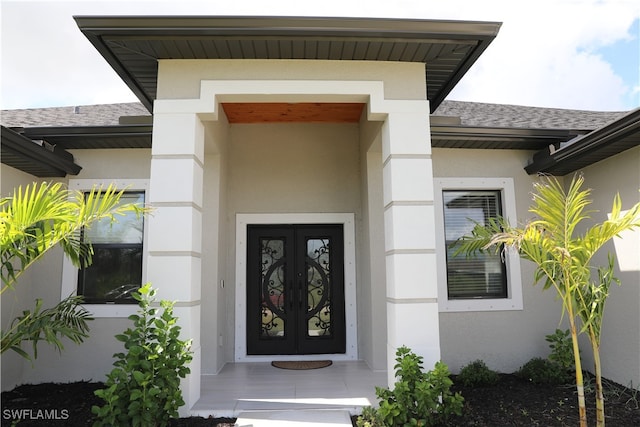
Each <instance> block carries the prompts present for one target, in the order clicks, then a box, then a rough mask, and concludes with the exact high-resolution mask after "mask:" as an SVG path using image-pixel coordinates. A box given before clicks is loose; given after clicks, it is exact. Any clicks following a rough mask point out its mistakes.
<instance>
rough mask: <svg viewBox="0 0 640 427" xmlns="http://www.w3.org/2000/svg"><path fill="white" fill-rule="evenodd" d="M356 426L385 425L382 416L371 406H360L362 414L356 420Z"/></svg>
mask: <svg viewBox="0 0 640 427" xmlns="http://www.w3.org/2000/svg"><path fill="white" fill-rule="evenodd" d="M356 426H357V427H385V425H384V421H383V420H382V416H381V415H380V413H379V412H378V411H376V410H375V409H374V408H372V407H371V406H366V407H364V408H362V414H361V415H360V416H359V417H358V419H357V420H356Z"/></svg>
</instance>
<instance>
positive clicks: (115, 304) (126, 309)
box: [60, 179, 149, 318]
mask: <svg viewBox="0 0 640 427" xmlns="http://www.w3.org/2000/svg"><path fill="white" fill-rule="evenodd" d="M109 184H114V185H115V186H116V188H120V189H126V190H127V192H126V193H125V195H126V197H130V196H131V197H134V198H137V199H139V200H140V201H141V202H142V201H144V202H145V203H146V201H147V199H148V193H147V191H148V190H149V180H148V179H70V180H69V189H71V190H77V191H81V192H84V193H87V192H89V191H91V189H92V188H95V187H99V186H103V187H106V186H108V185H109ZM129 201H131V199H127V200H125V199H123V203H127V202H129ZM133 218H135V215H133ZM127 220H128V219H127V218H125V217H118V224H114V225H113V227H111V226H107V227H103V229H102V230H98V228H96V224H94V225H93V227H91V230H90V231H89V232H90V233H91V234H90V235H87V238H91V239H92V243H94V251H97V249H98V248H101V249H102V252H101V253H97V254H95V255H94V264H93V266H92V267H93V268H94V269H93V270H91V269H86V270H84V272H79V271H78V268H77V267H76V266H74V265H73V263H72V262H71V260H70V259H69V258H68V257H64V261H63V264H62V286H61V292H60V298H65V297H67V296H69V295H71V294H76V293H77V294H80V295H84V296H85V307H86V308H87V309H88V310H89V311H90V312H91V314H92V315H93V316H94V317H96V318H99V317H114V318H118V317H121V318H126V317H128V316H130V315H131V314H134V313H135V312H136V311H137V309H138V306H137V304H133V303H134V302H135V301H132V300H131V299H127V298H124V297H125V296H126V295H124V294H123V295H121V298H119V299H117V300H116V298H113V296H115V295H113V294H112V295H109V296H105V294H106V293H108V292H110V291H112V290H115V289H116V288H117V287H119V286H123V285H134V283H133V282H135V281H134V280H133V279H131V283H129V279H128V278H127V279H126V281H124V280H122V281H120V283H122V284H120V285H117V286H116V285H113V287H112V288H111V289H106V288H105V289H102V288H100V286H101V285H97V283H98V282H99V281H100V280H98V278H99V277H101V276H103V277H107V276H112V277H113V276H116V273H114V272H113V271H111V270H110V267H111V266H114V265H118V264H117V262H118V259H119V260H120V261H123V258H125V259H124V261H125V264H126V263H128V264H129V265H130V266H131V268H128V267H127V266H126V265H124V266H123V264H122V263H120V265H119V266H118V267H119V268H120V271H127V272H129V271H134V269H133V265H134V263H133V262H132V261H133V260H135V261H136V262H137V261H138V260H140V262H141V264H142V267H141V268H140V264H138V265H137V266H136V267H135V272H136V274H137V277H138V278H137V282H136V283H135V285H136V286H140V284H142V283H145V281H146V257H147V248H146V242H147V238H148V236H147V231H148V230H147V227H146V226H145V225H146V224H144V222H143V219H142V218H140V219H139V220H138V223H133V224H132V223H130V222H129V223H128V224H129V226H128V227H125V226H124V224H125V222H126V221H127ZM104 225H107V224H104ZM136 227H138V228H137V229H136ZM104 228H106V230H105V229H104ZM110 229H111V230H110ZM117 230H120V231H117ZM125 231H126V233H125ZM118 233H120V235H121V236H124V237H123V238H120V239H118V238H116V237H115V236H117V235H118ZM133 236H136V237H135V238H134V237H133ZM140 238H141V239H142V243H141V242H140ZM96 245H97V246H96ZM110 245H111V251H110V250H109V249H110V248H109V246H110ZM125 245H136V246H137V248H138V250H139V248H142V256H141V257H133V258H134V259H133V260H131V259H126V258H127V257H126V256H123V255H122V252H123V251H122V249H124V247H125ZM118 246H120V248H121V251H120V252H121V253H120V256H118V257H112V255H114V254H116V253H117V250H116V248H117V247H118ZM99 259H103V260H105V259H106V260H107V261H99ZM96 262H97V264H96ZM104 262H106V264H104ZM109 263H111V264H109ZM101 265H102V267H101ZM90 268H91V267H90ZM100 270H102V271H100ZM140 271H141V272H140ZM130 276H134V274H133V273H131V274H130ZM102 281H105V280H102ZM125 291H126V288H122V291H121V293H123V292H125ZM116 292H117V291H116Z"/></svg>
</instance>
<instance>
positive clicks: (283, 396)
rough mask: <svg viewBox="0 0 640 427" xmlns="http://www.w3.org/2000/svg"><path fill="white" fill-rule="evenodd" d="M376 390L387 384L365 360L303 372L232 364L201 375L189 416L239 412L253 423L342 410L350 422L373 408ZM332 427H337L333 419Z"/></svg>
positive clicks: (234, 415) (217, 415) (218, 415)
mask: <svg viewBox="0 0 640 427" xmlns="http://www.w3.org/2000/svg"><path fill="white" fill-rule="evenodd" d="M376 386H382V387H386V386H387V374H386V372H384V371H375V372H374V371H372V370H371V369H369V367H368V366H367V365H366V364H365V363H363V362H334V363H333V365H332V366H329V367H326V368H322V369H313V370H307V371H293V370H285V369H278V368H274V367H273V366H271V364H269V363H230V364H227V365H225V366H224V368H223V369H222V370H221V371H220V373H219V374H218V375H203V376H202V381H201V393H200V400H198V402H196V404H195V405H194V406H193V407H192V408H191V410H190V412H191V415H194V416H201V417H205V418H207V417H209V416H213V417H231V418H238V417H239V416H240V415H241V414H242V415H243V416H244V417H245V418H247V419H251V418H249V417H253V416H254V415H252V414H262V415H268V414H270V416H278V413H280V414H282V416H289V415H287V414H288V413H289V411H292V410H295V411H294V414H298V413H305V412H306V413H307V414H306V415H309V416H311V415H314V416H315V415H324V416H328V415H329V414H330V412H329V411H331V413H332V414H333V413H340V412H345V413H346V414H347V418H348V415H349V414H351V415H356V414H360V413H361V412H362V408H363V407H365V406H376V405H377V403H378V401H377V398H376V394H375V387H376ZM262 415H260V416H262ZM255 416H257V415H255ZM292 416H293V415H292ZM296 416H297V415H296ZM331 416H334V415H331ZM335 416H337V415H335ZM332 420H333V418H332ZM267 421H268V420H267ZM280 421H283V422H284V421H285V420H284V419H283V420H280ZM325 424H326V422H325ZM255 425H256V426H257V425H258V424H255ZM259 425H263V424H259ZM264 425H265V426H268V425H269V424H264ZM272 425H273V424H272ZM280 425H284V424H280ZM300 425H303V426H305V427H306V426H307V424H300ZM310 425H313V424H310ZM331 425H332V426H333V427H338V426H340V427H341V424H338V423H337V422H335V421H331ZM348 425H349V426H350V425H351V423H350V421H349V424H348Z"/></svg>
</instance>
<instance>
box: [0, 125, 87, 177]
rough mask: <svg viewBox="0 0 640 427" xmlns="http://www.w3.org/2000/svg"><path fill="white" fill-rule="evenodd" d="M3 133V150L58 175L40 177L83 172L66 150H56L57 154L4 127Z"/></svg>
mask: <svg viewBox="0 0 640 427" xmlns="http://www.w3.org/2000/svg"><path fill="white" fill-rule="evenodd" d="M1 132H2V133H1V135H0V136H1V138H2V148H3V149H6V150H10V151H12V152H13V153H14V154H16V155H18V156H20V157H22V158H24V159H26V160H28V161H30V162H33V163H36V164H38V165H41V166H43V167H44V168H46V169H48V170H51V169H54V170H55V171H56V174H53V175H50V174H43V175H37V176H38V177H45V176H59V177H64V176H66V175H67V174H70V175H77V174H78V173H80V171H81V170H82V167H81V166H79V165H77V164H76V163H75V162H74V161H73V155H71V153H69V152H67V151H65V150H61V149H56V151H57V153H56V152H53V151H50V150H47V149H46V148H44V147H42V146H40V145H38V144H36V143H35V142H34V141H32V140H31V139H29V138H26V137H24V136H22V135H20V134H19V133H17V132H14V131H13V130H11V129H8V128H6V127H4V126H2V131H1Z"/></svg>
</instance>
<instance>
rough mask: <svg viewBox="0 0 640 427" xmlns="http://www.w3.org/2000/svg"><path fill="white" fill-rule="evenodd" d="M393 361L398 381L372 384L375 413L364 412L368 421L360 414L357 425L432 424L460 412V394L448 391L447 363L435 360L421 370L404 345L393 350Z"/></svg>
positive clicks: (414, 355)
mask: <svg viewBox="0 0 640 427" xmlns="http://www.w3.org/2000/svg"><path fill="white" fill-rule="evenodd" d="M396 362H397V363H396V365H395V369H396V372H395V374H396V379H397V380H398V381H397V382H396V384H395V387H394V389H393V390H389V389H386V388H381V387H376V395H377V396H378V398H379V399H380V401H379V408H378V409H377V411H376V413H375V414H367V416H368V417H369V419H368V420H366V419H364V417H361V418H362V420H361V421H360V423H361V424H359V425H361V426H363V427H365V426H366V427H375V426H378V425H385V426H405V425H409V426H435V425H440V424H443V423H444V422H446V421H447V420H448V419H449V418H451V416H453V415H458V416H459V415H462V407H463V401H464V399H463V397H462V396H461V395H460V393H455V394H453V393H451V391H450V388H451V385H452V384H453V382H452V381H451V379H450V378H449V376H450V373H449V369H448V368H447V365H445V364H444V363H442V362H437V363H436V365H435V368H434V369H433V370H432V371H429V372H426V373H425V372H423V371H422V357H420V356H418V355H416V354H415V353H412V352H411V351H410V350H409V348H407V347H404V346H403V347H400V348H399V349H398V351H397V352H396ZM366 422H369V424H366ZM380 422H382V424H376V423H380Z"/></svg>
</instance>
